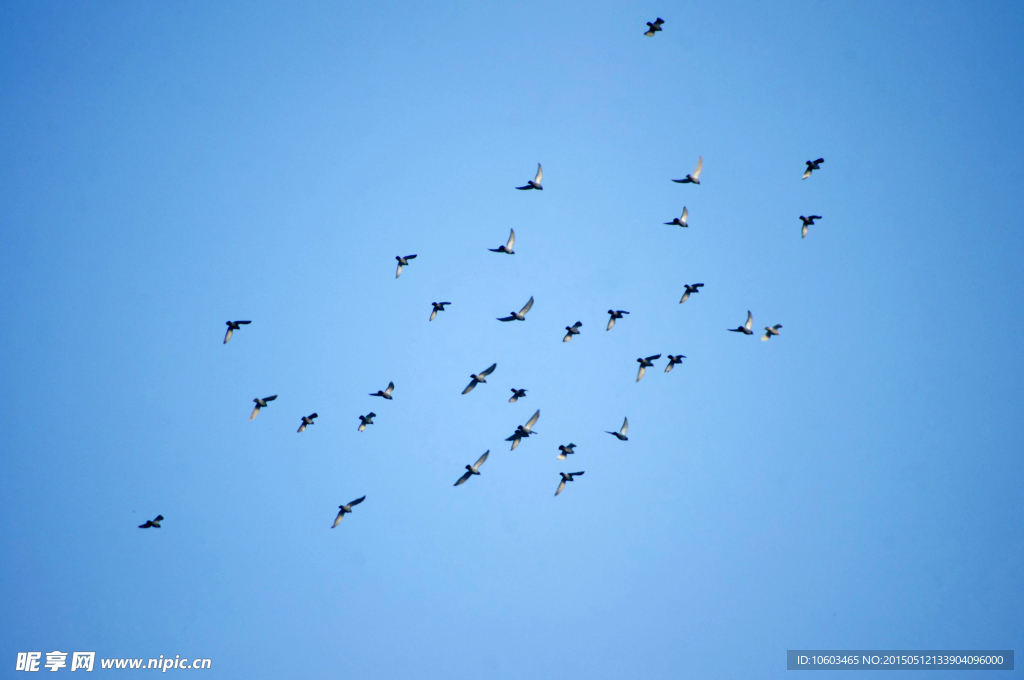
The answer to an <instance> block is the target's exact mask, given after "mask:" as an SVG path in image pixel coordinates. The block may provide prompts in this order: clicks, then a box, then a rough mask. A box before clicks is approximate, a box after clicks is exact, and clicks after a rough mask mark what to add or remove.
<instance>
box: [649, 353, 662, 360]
mask: <svg viewBox="0 0 1024 680" xmlns="http://www.w3.org/2000/svg"><path fill="white" fill-rule="evenodd" d="M660 358H661V355H660V354H655V355H654V356H650V357H647V361H654V360H655V359H660Z"/></svg>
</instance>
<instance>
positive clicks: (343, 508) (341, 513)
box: [331, 496, 366, 529]
mask: <svg viewBox="0 0 1024 680" xmlns="http://www.w3.org/2000/svg"><path fill="white" fill-rule="evenodd" d="M365 500H366V496H363V497H362V498H357V499H355V500H354V501H352V502H351V503H349V504H348V505H339V506H338V508H339V510H338V516H337V517H335V518H334V524H332V525H331V528H332V529H333V528H334V527H336V526H338V525H339V524H341V520H343V519H345V515H346V514H347V513H350V512H352V506H353V505H359V504H360V503H362V502H363V501H365Z"/></svg>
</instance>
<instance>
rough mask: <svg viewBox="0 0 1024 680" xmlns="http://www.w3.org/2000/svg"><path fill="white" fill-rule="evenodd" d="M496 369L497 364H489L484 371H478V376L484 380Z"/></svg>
mask: <svg viewBox="0 0 1024 680" xmlns="http://www.w3.org/2000/svg"><path fill="white" fill-rule="evenodd" d="M497 367H498V364H491V365H490V366H489V367H488V368H487V369H486V370H484V371H480V375H482V376H483V377H485V378H486V377H487V376H489V375H490V374H491V373H494V369H496V368H497Z"/></svg>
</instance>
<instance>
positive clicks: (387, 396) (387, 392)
mask: <svg viewBox="0 0 1024 680" xmlns="http://www.w3.org/2000/svg"><path fill="white" fill-rule="evenodd" d="M394 391H395V383H393V382H389V383H388V387H387V389H384V390H377V391H376V392H372V393H371V394H370V396H371V397H384V398H385V399H392V396H391V393H392V392H394Z"/></svg>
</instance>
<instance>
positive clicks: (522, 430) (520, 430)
mask: <svg viewBox="0 0 1024 680" xmlns="http://www.w3.org/2000/svg"><path fill="white" fill-rule="evenodd" d="M538 418H540V409H538V410H537V412H536V413H534V414H533V417H531V418H530V419H529V420H527V421H526V425H520V426H519V427H517V428H516V431H515V432H513V433H512V436H511V437H509V438H507V439H506V440H505V441H507V442H512V448H511V449H509V451H515V450H516V447H517V446H519V442H520V441H522V440H523V439H525V438H527V437H529V436H530V435H531V434H537V433H536V432H533V430H532V428H533V426H534V425H536V424H537V419H538Z"/></svg>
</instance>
